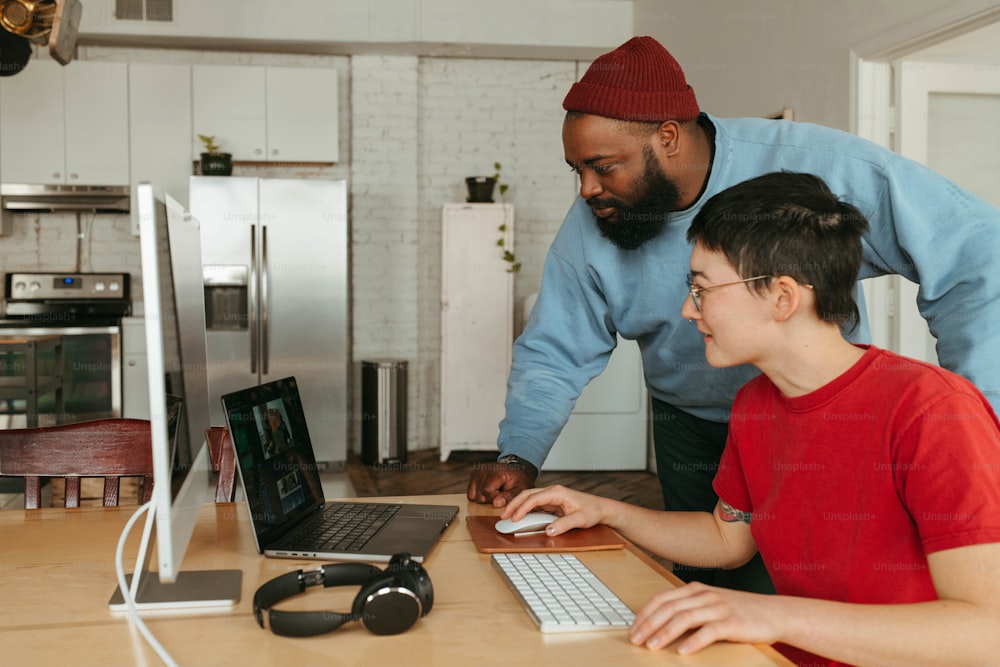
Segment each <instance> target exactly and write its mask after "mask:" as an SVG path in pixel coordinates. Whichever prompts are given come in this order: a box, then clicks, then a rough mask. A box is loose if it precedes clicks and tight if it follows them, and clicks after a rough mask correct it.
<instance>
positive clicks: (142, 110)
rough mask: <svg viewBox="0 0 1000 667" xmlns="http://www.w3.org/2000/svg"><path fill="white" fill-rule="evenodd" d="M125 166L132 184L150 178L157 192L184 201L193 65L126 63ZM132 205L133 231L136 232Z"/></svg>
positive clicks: (186, 180) (188, 153) (135, 218)
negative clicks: (128, 134) (127, 132)
mask: <svg viewBox="0 0 1000 667" xmlns="http://www.w3.org/2000/svg"><path fill="white" fill-rule="evenodd" d="M129 126H130V127H131V140H130V141H129V171H130V172H131V174H132V188H133V196H134V195H135V190H134V188H135V186H136V185H137V184H138V183H140V182H142V181H148V182H150V183H152V184H153V186H154V188H155V191H156V194H157V195H159V196H163V193H164V192H166V193H168V194H169V195H170V196H171V197H173V198H174V199H176V200H177V201H179V202H181V203H182V204H184V205H187V203H188V201H189V200H188V179H189V178H190V176H191V150H190V141H191V137H192V131H191V68H190V67H189V66H187V65H152V64H145V63H133V64H130V65H129ZM135 209H136V207H133V209H132V223H133V224H132V232H133V233H134V234H136V235H138V234H139V227H138V211H136V210H135Z"/></svg>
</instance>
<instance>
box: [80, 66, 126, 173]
mask: <svg viewBox="0 0 1000 667" xmlns="http://www.w3.org/2000/svg"><path fill="white" fill-rule="evenodd" d="M64 77H65V95H66V97H65V99H66V178H65V182H66V183H68V184H70V185H74V184H78V183H79V184H83V185H128V182H129V171H128V66H127V65H126V64H125V63H105V62H86V61H82V62H75V63H73V66H72V67H66V68H65V69H64Z"/></svg>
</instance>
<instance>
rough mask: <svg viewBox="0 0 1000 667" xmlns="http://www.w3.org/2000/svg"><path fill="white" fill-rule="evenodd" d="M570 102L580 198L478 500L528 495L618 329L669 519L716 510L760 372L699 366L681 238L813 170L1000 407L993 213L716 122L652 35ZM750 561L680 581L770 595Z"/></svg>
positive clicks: (945, 358)
mask: <svg viewBox="0 0 1000 667" xmlns="http://www.w3.org/2000/svg"><path fill="white" fill-rule="evenodd" d="M563 107H564V108H565V109H566V118H565V121H564V123H563V147H564V150H565V158H566V162H567V163H568V164H569V165H570V167H571V168H572V169H573V170H574V171H575V172H576V173H577V174H579V176H580V196H579V197H578V198H577V199H576V201H575V202H574V203H573V205H572V207H571V208H570V210H569V213H568V214H567V216H566V219H565V220H564V221H563V224H562V227H561V228H560V230H559V232H558V234H557V235H556V238H555V239H554V241H553V242H552V245H551V247H550V249H549V252H548V257H547V259H546V262H545V269H544V273H543V276H542V285H541V291H540V294H539V297H538V300H537V302H536V304H535V307H534V309H533V310H532V313H531V316H530V318H529V321H528V323H527V326H526V327H525V330H524V333H523V334H522V335H521V336H520V337H519V338H518V340H517V342H516V343H515V346H514V360H513V364H512V366H511V371H510V377H509V379H508V393H507V400H506V417H505V418H504V420H503V421H502V422H501V424H500V434H499V437H498V441H497V442H498V448H499V450H500V459H499V462H500V463H501V465H498V466H487V467H479V469H477V470H476V471H474V472H473V473H472V475H471V477H470V481H469V487H468V497H469V499H470V500H474V501H477V502H491V503H492V504H493V505H494V506H496V507H502V506H504V505H505V504H506V503H507V502H508V501H509V500H510V499H511V498H513V497H514V496H515V495H517V494H518V493H519V492H520V491H521V490H523V489H525V488H526V487H529V486H532V485H534V481H535V477H536V476H537V474H538V469H539V468H540V467H541V465H542V462H543V461H544V460H545V457H546V456H547V454H548V451H549V449H550V448H551V447H552V444H553V443H554V442H555V440H556V438H557V436H558V435H559V432H560V431H561V429H562V427H563V426H564V425H565V423H566V421H567V420H568V419H569V415H570V413H571V412H572V410H573V406H574V404H575V401H576V398H577V396H579V394H580V392H581V391H582V389H583V387H584V386H585V385H586V384H587V383H588V382H589V381H590V380H591V379H593V378H594V377H596V376H597V375H598V374H600V373H601V371H603V370H604V367H605V366H606V364H607V361H608V358H609V356H610V355H611V353H612V351H613V350H614V348H615V345H616V343H617V338H618V336H621V337H622V338H625V339H629V340H635V341H636V342H637V343H638V344H639V347H640V350H641V352H642V357H643V368H644V374H645V379H646V383H647V386H648V388H649V393H650V395H651V399H652V418H651V421H652V426H653V440H654V449H655V453H656V463H657V471H658V474H659V477H660V482H661V486H662V489H663V495H664V502H665V505H666V508H667V509H668V510H674V511H703V512H704V511H708V512H710V511H712V509H713V508H714V507H715V505H716V503H717V500H718V499H717V497H716V495H715V493H714V491H713V490H712V480H713V478H714V477H715V474H716V471H717V469H718V465H719V458H720V456H721V453H722V450H723V447H724V445H725V441H726V435H727V431H728V422H729V420H730V413H731V410H732V404H733V399H734V397H735V394H736V392H737V390H738V389H739V388H740V387H742V386H743V385H744V384H746V382H747V381H749V380H750V379H751V378H753V377H754V376H755V375H757V370H756V369H755V368H754V367H753V366H752V365H751V364H743V365H739V366H735V367H730V368H713V367H711V366H710V365H708V364H707V363H706V362H705V357H704V342H703V337H702V335H701V334H700V333H699V332H698V331H697V329H696V328H695V327H694V326H692V325H691V324H690V323H689V322H687V321H685V320H684V318H683V317H682V316H681V307H682V305H683V303H684V300H685V297H686V295H687V287H686V285H685V279H686V277H687V275H688V265H689V260H690V256H691V246H690V244H689V243H688V241H687V239H686V237H685V234H686V232H687V230H688V227H689V226H690V224H691V221H692V220H693V219H694V217H695V215H696V214H697V212H698V211H699V210H700V208H701V206H702V204H703V203H704V202H706V201H707V200H708V199H710V198H711V197H712V196H713V195H715V194H717V193H719V192H722V191H723V190H725V189H727V188H729V187H731V186H734V185H736V184H738V183H741V182H743V181H746V180H748V179H751V178H754V177H757V176H760V175H762V174H766V173H770V172H774V171H781V170H785V171H795V172H802V173H809V174H815V175H816V176H818V177H820V178H822V179H823V180H824V181H825V182H826V183H827V184H828V185H829V187H830V189H831V190H832V191H833V192H834V193H835V194H836V195H837V196H838V197H840V198H841V199H843V200H844V201H846V202H847V203H849V204H851V205H853V206H855V207H857V208H858V209H859V210H860V211H861V212H862V213H863V214H864V215H865V217H866V218H867V219H868V221H869V223H870V230H869V232H868V233H866V234H865V236H864V240H863V241H864V243H863V245H864V254H863V259H862V265H861V271H860V273H859V275H858V279H859V280H861V279H863V278H870V277H873V276H878V275H885V274H899V275H902V276H904V277H906V278H908V279H909V280H911V281H913V282H917V283H919V284H920V294H919V299H918V305H919V307H920V311H921V313H922V315H923V316H924V317H925V318H926V320H927V322H928V324H929V326H930V330H931V333H932V334H934V336H935V337H936V338H937V339H938V345H937V351H938V357H939V360H940V362H941V365H942V366H944V367H945V368H948V369H949V370H952V371H954V372H957V373H959V374H960V375H963V376H965V377H966V378H968V379H969V380H971V381H972V382H973V383H974V384H975V385H976V386H977V387H978V388H979V389H980V390H981V391H982V392H983V393H984V395H985V396H986V397H987V398H988V399H989V401H990V402H991V404H992V406H993V408H994V410H998V408H1000V271H984V270H982V267H988V266H991V265H993V264H995V262H996V260H995V258H996V257H998V256H1000V211H998V210H997V209H996V208H994V207H993V206H991V205H989V204H988V203H986V202H985V201H983V200H982V199H979V198H977V197H975V196H974V195H972V194H970V193H968V192H966V191H965V190H963V189H962V188H960V187H958V186H957V185H955V184H954V183H951V182H950V181H948V180H947V179H945V178H943V177H942V176H940V175H938V174H935V173H933V172H932V171H930V170H928V169H926V168H925V167H923V166H921V165H919V164H917V163H915V162H912V161H910V160H907V159H906V158H903V157H901V156H899V155H898V154H896V153H893V152H891V151H889V150H886V149H884V148H882V147H880V146H877V145H875V144H873V143H871V142H868V141H865V140H863V139H860V138H858V137H856V136H854V135H851V134H848V133H846V132H841V131H838V130H833V129H829V128H824V127H820V126H817V125H812V124H809V123H798V122H789V121H777V120H766V119H754V118H735V119H721V118H716V117H714V116H711V115H709V114H707V113H704V112H702V111H701V110H700V109H699V107H698V102H697V100H696V98H695V94H694V91H693V90H692V89H691V87H690V86H689V85H688V84H687V81H686V79H685V77H684V73H683V71H682V70H681V67H680V66H679V65H678V64H677V61H676V60H674V58H673V57H672V56H671V55H670V53H668V52H667V50H666V49H665V48H664V47H663V46H662V45H661V44H659V42H657V41H656V40H654V39H652V38H651V37H635V38H633V39H631V40H629V41H628V42H626V43H625V44H623V45H622V46H620V47H619V48H617V49H615V50H614V51H611V52H609V53H606V54H604V55H602V56H601V57H599V58H598V59H597V60H595V61H594V62H593V64H592V65H591V66H590V68H589V69H588V70H587V72H586V73H585V74H584V76H583V77H582V79H581V80H580V81H579V82H577V83H575V84H574V85H573V86H572V88H571V89H570V91H569V93H568V94H567V95H566V98H565V100H564V102H563ZM715 287H718V288H720V289H727V290H728V289H738V287H736V286H725V285H718V286H715V285H708V286H704V287H703V288H702V293H703V294H704V296H703V297H702V298H704V299H706V300H710V299H711V298H712V297H713V296H714V293H713V292H712V291H709V290H712V289H714V288H715ZM744 289H747V288H746V287H744ZM855 300H856V301H857V302H858V304H859V306H860V311H861V322H860V323H859V325H860V326H858V327H857V330H856V331H855V332H853V333H852V334H851V336H850V339H851V340H853V341H857V342H864V341H866V340H867V339H869V337H870V336H869V333H868V323H867V318H866V308H865V307H864V295H863V293H862V290H861V287H860V284H859V285H858V287H857V289H856V293H855ZM998 411H1000V410H998ZM749 418H753V419H756V420H758V421H759V422H760V424H761V425H762V426H765V427H766V425H767V422H768V420H769V419H770V418H771V415H767V414H760V415H740V419H749ZM607 446H608V447H614V446H615V443H614V442H609V443H608V444H607ZM779 463H780V462H776V464H779ZM747 567H748V568H749V569H744V570H736V571H734V572H725V573H714V572H703V571H691V570H687V571H685V570H683V569H682V570H678V575H679V576H681V577H682V578H684V579H687V580H693V579H700V580H702V581H706V582H708V583H716V584H720V585H724V586H730V587H734V588H742V589H746V590H767V589H768V588H769V587H770V586H769V581H768V580H767V578H766V575H765V572H764V570H763V568H762V567H761V566H760V563H759V562H757V563H754V562H751V564H749V565H748V566H747Z"/></svg>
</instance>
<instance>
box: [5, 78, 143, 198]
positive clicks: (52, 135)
mask: <svg viewBox="0 0 1000 667" xmlns="http://www.w3.org/2000/svg"><path fill="white" fill-rule="evenodd" d="M0 86H2V89H0V142H2V144H3V148H4V150H3V154H2V156H0V160H2V163H0V171H2V173H3V178H4V181H6V182H8V183H46V184H69V185H75V184H79V185H126V184H128V182H129V148H128V141H129V137H128V127H129V125H128V74H127V67H126V65H125V64H124V63H107V62H93V61H77V62H74V63H73V65H72V66H71V67H64V66H62V65H59V64H58V63H56V62H54V61H47V60H39V61H33V62H32V64H31V66H30V67H27V68H25V70H24V72H22V73H20V74H19V75H17V76H15V77H6V78H4V79H2V80H0Z"/></svg>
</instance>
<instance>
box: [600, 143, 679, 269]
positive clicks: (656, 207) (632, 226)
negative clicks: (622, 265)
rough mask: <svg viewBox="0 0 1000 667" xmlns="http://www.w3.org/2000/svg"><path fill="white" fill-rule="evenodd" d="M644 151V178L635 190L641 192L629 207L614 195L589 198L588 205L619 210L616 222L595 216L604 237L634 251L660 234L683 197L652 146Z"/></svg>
mask: <svg viewBox="0 0 1000 667" xmlns="http://www.w3.org/2000/svg"><path fill="white" fill-rule="evenodd" d="M642 153H643V156H644V157H645V163H646V168H645V170H644V172H643V175H642V178H641V179H639V180H636V181H635V183H634V184H633V185H634V186H635V188H634V191H635V192H636V193H642V194H640V195H639V196H638V198H637V199H636V200H635V202H634V203H633V204H632V205H631V206H626V205H625V204H624V203H623V202H622V201H621V200H619V199H615V198H610V199H599V198H597V197H593V198H591V199H588V200H587V204H588V205H590V206H591V207H592V208H609V207H613V208H614V209H615V210H616V211H617V213H618V216H617V217H618V220H617V221H616V222H609V221H607V220H604V219H602V218H598V217H597V216H596V215H595V216H594V219H595V220H596V221H597V228H598V229H599V230H600V231H601V236H603V237H604V238H606V239H608V240H609V241H611V242H612V243H614V244H615V245H616V246H618V247H619V248H621V249H622V250H635V249H636V248H638V247H639V246H641V245H642V244H644V243H645V242H646V241H648V240H650V239H651V238H653V237H654V236H656V235H657V234H659V233H660V230H661V229H662V228H663V225H664V224H666V222H667V214H668V213H669V212H670V211H673V210H674V209H676V208H677V204H678V202H679V201H680V198H681V195H680V191H679V190H678V189H677V184H676V183H674V182H673V181H671V180H670V179H668V178H667V176H666V174H664V173H663V170H662V169H661V168H660V164H659V162H657V160H656V155H654V154H653V149H652V148H650V147H649V146H645V147H644V148H643V150H642Z"/></svg>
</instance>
